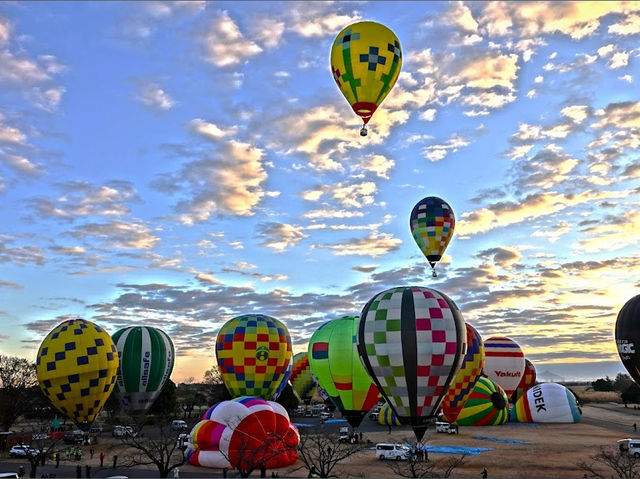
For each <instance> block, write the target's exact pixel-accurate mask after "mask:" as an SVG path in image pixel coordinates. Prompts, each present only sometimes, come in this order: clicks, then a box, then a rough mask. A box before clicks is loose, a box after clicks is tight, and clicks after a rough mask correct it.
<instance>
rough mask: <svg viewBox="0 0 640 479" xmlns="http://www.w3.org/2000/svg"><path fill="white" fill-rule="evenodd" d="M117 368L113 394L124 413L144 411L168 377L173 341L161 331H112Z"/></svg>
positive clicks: (141, 327)
mask: <svg viewBox="0 0 640 479" xmlns="http://www.w3.org/2000/svg"><path fill="white" fill-rule="evenodd" d="M113 342H114V343H115V344H116V348H117V349H118V357H119V358H120V367H119V368H118V375H117V379H116V387H115V390H114V392H113V393H114V394H115V395H116V397H117V398H118V399H119V400H120V403H121V404H122V407H123V408H124V410H125V411H126V412H128V413H129V414H132V415H136V414H143V413H144V412H146V411H147V410H148V409H149V408H150V407H151V405H152V404H153V402H154V401H155V400H156V398H157V397H158V396H159V395H160V391H162V387H163V386H164V384H165V383H166V382H167V379H169V376H171V372H172V371H173V363H174V358H175V350H174V347H173V342H172V341H171V339H170V338H169V336H168V335H167V333H165V332H164V331H162V330H160V329H157V328H152V327H149V326H133V327H129V328H123V329H120V330H118V331H116V332H115V334H114V335H113Z"/></svg>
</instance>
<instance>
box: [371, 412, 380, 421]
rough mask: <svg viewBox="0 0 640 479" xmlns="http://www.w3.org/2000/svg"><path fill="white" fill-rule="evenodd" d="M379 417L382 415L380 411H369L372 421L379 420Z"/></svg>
mask: <svg viewBox="0 0 640 479" xmlns="http://www.w3.org/2000/svg"><path fill="white" fill-rule="evenodd" d="M379 417H380V413H379V412H370V413H369V419H371V420H372V421H377V420H378V418H379Z"/></svg>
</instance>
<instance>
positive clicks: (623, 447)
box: [618, 439, 640, 458]
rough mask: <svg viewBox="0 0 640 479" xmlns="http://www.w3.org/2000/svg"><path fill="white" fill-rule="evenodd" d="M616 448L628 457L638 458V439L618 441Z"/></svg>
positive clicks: (639, 448)
mask: <svg viewBox="0 0 640 479" xmlns="http://www.w3.org/2000/svg"><path fill="white" fill-rule="evenodd" d="M618 448H619V449H620V452H626V453H627V454H629V455H630V456H633V457H636V458H640V439H620V440H619V441H618Z"/></svg>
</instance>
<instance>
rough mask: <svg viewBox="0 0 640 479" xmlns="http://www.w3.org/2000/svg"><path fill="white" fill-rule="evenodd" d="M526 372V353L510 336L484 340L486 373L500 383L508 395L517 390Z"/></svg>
mask: <svg viewBox="0 0 640 479" xmlns="http://www.w3.org/2000/svg"><path fill="white" fill-rule="evenodd" d="M523 373H524V353H523V352H522V349H520V345H518V343H516V342H515V341H514V340H513V339H510V338H489V339H485V341H484V374H485V375H486V376H487V377H488V378H489V379H491V380H492V381H493V382H495V383H497V384H499V385H500V386H501V387H502V389H504V392H505V393H507V396H511V395H512V394H513V391H515V390H516V388H517V387H518V384H520V380H521V379H522V374H523Z"/></svg>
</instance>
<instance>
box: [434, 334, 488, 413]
mask: <svg viewBox="0 0 640 479" xmlns="http://www.w3.org/2000/svg"><path fill="white" fill-rule="evenodd" d="M465 324H466V326H467V353H466V354H465V355H464V359H463V360H462V366H460V370H459V371H458V373H457V374H456V377H455V378H454V379H453V382H452V383H451V386H450V387H449V391H448V392H447V395H446V396H445V397H444V399H443V400H442V413H443V414H444V417H445V418H446V419H447V421H449V422H455V420H456V418H457V417H458V414H460V411H461V410H462V406H464V403H465V401H466V400H467V398H468V397H469V395H470V394H471V391H473V387H474V386H475V385H476V382H478V378H479V377H480V374H481V373H482V368H483V366H484V344H483V342H482V337H481V336H480V333H478V331H476V328H474V327H473V326H471V325H470V324H469V323H465Z"/></svg>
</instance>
